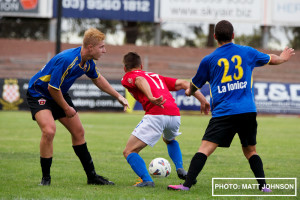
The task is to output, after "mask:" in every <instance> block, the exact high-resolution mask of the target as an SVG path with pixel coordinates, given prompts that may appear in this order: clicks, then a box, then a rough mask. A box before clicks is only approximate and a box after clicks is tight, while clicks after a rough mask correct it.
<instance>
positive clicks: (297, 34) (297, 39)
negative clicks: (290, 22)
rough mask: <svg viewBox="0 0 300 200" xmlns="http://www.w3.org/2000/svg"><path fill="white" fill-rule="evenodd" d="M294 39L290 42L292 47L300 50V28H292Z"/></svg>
mask: <svg viewBox="0 0 300 200" xmlns="http://www.w3.org/2000/svg"><path fill="white" fill-rule="evenodd" d="M292 33H293V35H294V38H293V39H292V40H291V41H290V47H292V48H294V49H300V27H294V28H292Z"/></svg>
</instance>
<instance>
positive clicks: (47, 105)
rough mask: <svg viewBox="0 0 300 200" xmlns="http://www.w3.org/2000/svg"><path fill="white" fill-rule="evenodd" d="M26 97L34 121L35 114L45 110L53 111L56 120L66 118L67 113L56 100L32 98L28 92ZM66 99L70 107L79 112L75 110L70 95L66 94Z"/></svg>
mask: <svg viewBox="0 0 300 200" xmlns="http://www.w3.org/2000/svg"><path fill="white" fill-rule="evenodd" d="M26 96H27V103H28V106H29V108H30V110H31V115H32V119H33V120H35V114H36V113H37V112H39V111H40V110H45V109H47V110H51V112H52V115H53V118H54V120H56V119H59V118H63V117H66V113H65V112H64V110H63V109H62V108H61V107H60V106H59V105H58V104H57V103H56V102H55V101H54V100H52V99H47V98H45V97H32V96H30V94H29V93H28V92H27V94H26ZM64 99H65V100H66V102H67V103H68V104H69V106H71V107H73V108H74V109H75V110H76V112H77V109H76V108H75V106H74V104H73V102H72V100H71V97H70V96H69V94H65V95H64Z"/></svg>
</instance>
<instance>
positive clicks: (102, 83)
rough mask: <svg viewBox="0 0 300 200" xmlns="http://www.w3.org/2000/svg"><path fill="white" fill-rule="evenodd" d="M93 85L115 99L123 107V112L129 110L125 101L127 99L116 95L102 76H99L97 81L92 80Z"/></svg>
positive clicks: (118, 94)
mask: <svg viewBox="0 0 300 200" xmlns="http://www.w3.org/2000/svg"><path fill="white" fill-rule="evenodd" d="M92 81H93V83H94V84H95V85H96V86H97V87H98V88H99V89H100V90H102V91H104V92H106V93H107V94H109V95H111V96H113V97H115V98H116V99H117V100H118V101H119V102H120V104H122V105H123V107H124V111H126V110H127V108H129V103H128V101H127V99H125V97H123V96H122V95H121V94H120V93H118V92H117V91H116V90H115V89H114V88H113V87H112V86H111V85H110V84H109V82H108V81H107V80H106V78H104V77H103V76H100V77H99V78H97V79H93V80H92Z"/></svg>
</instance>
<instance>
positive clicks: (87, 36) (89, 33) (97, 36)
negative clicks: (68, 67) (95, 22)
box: [83, 28, 105, 47]
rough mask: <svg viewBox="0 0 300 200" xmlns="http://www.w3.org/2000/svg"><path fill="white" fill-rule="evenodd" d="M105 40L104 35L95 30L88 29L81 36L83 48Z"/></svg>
mask: <svg viewBox="0 0 300 200" xmlns="http://www.w3.org/2000/svg"><path fill="white" fill-rule="evenodd" d="M104 39H105V34H104V33H102V32H101V31H99V30H98V29H96V28H89V29H88V30H86V31H85V32H84V36H83V47H87V46H88V45H90V44H91V45H93V46H94V45H97V44H98V43H99V42H101V41H103V40H104Z"/></svg>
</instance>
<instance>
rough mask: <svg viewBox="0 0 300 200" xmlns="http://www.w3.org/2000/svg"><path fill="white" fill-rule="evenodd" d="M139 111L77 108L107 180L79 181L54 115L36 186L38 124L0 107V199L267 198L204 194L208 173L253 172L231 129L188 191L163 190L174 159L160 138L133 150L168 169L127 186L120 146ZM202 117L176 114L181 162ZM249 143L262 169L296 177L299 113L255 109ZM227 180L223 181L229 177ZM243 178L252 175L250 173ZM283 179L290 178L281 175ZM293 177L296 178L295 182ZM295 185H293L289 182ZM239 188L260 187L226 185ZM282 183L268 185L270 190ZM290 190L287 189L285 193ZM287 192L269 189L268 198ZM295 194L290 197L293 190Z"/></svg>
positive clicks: (173, 179) (196, 141) (130, 175)
mask: <svg viewBox="0 0 300 200" xmlns="http://www.w3.org/2000/svg"><path fill="white" fill-rule="evenodd" d="M142 116H143V114H139V113H138V114H126V113H80V117H81V120H82V123H83V125H84V128H85V131H86V141H87V144H88V148H89V151H90V153H91V155H92V157H93V160H94V164H95V168H96V171H97V173H99V174H100V175H103V176H105V177H108V178H109V179H110V180H112V181H114V182H115V183H116V185H115V186H91V185H87V184H86V176H85V174H84V171H83V168H82V166H81V164H80V162H79V160H78V158H77V157H76V155H75V153H74V152H73V149H72V144H71V138H70V134H69V133H68V131H67V130H66V129H65V128H64V127H63V126H62V125H61V124H59V123H57V133H56V136H55V139H54V159H53V163H52V168H51V176H52V182H51V186H50V187H42V186H38V183H39V182H40V179H41V169H40V164H39V141H40V135H41V133H40V130H39V128H38V126H37V124H36V122H34V121H32V120H31V116H30V113H29V112H20V111H19V112H17V111H16V112H6V111H1V112H0V136H1V137H0V138H1V142H0V199H270V197H262V196H260V197H212V178H215V177H222V178H224V177H249V178H253V174H252V171H251V170H250V168H249V164H248V162H247V160H246V159H245V158H244V156H243V154H242V151H241V147H240V144H239V139H238V137H237V136H236V137H235V138H234V141H233V142H232V145H231V147H230V148H229V149H227V148H218V149H217V150H216V151H215V153H214V154H212V155H211V156H210V157H209V158H208V160H207V162H206V165H205V167H204V169H203V170H202V172H201V174H200V175H199V176H198V183H197V185H195V186H194V187H192V189H191V191H189V192H182V191H181V192H178V191H168V190H167V189H166V188H167V185H169V184H179V183H180V182H181V183H182V180H179V179H178V178H177V175H176V171H175V166H174V164H173V163H172V162H171V159H170V158H169V156H168V153H167V148H166V145H165V144H164V143H163V141H162V140H160V141H159V142H158V143H157V144H156V145H155V146H154V147H153V148H151V147H147V148H145V149H144V150H142V151H141V153H140V155H141V156H142V158H144V160H145V162H146V165H148V164H149V163H150V161H151V160H152V159H153V158H156V157H164V158H166V159H167V160H169V161H170V163H171V167H172V170H173V171H172V172H171V175H170V177H168V178H164V179H154V181H155V184H156V186H155V188H135V187H132V185H133V184H135V182H136V179H137V176H136V175H135V173H134V172H133V171H132V169H131V168H130V166H129V165H128V163H127V161H126V160H125V159H124V158H123V155H122V151H123V149H124V147H125V145H126V142H127V140H128V138H129V135H130V133H131V132H132V130H133V129H134V127H135V126H136V125H137V124H138V122H139V121H140V120H141V118H142ZM209 119H210V117H207V116H199V115H192V116H191V115H189V116H187V115H183V116H182V125H181V132H182V133H183V134H182V135H181V136H179V137H178V138H177V140H178V141H179V143H180V146H181V150H182V154H183V161H184V167H185V168H186V169H188V166H189V163H190V161H191V158H192V157H193V155H194V154H195V152H196V151H197V150H198V147H199V145H200V142H201V138H202V135H203V133H204V131H205V128H206V126H207V124H208V121H209ZM257 121H258V125H259V126H258V137H257V141H258V145H257V151H258V153H259V155H260V156H261V158H262V160H263V162H264V169H265V174H266V177H273V178H287V177H292V178H294V177H295V178H297V179H299V177H300V175H299V170H300V157H299V152H300V146H299V143H300V135H299V133H300V126H299V122H300V120H299V118H290V117H287V118H285V117H281V118H278V117H261V116H259V117H258V119H257ZM229 183H230V182H229ZM251 183H256V181H255V180H253V182H251ZM289 183H290V182H289ZM298 185H299V184H298ZM297 190H298V193H299V186H298V188H297ZM226 192H227V193H228V192H229V194H230V192H240V193H241V192H242V193H243V194H247V195H257V194H261V193H259V192H257V191H256V190H243V191H239V190H238V191H233V190H231V191H229V190H227V191H226ZM286 192H287V191H284V190H276V191H274V192H273V195H274V194H276V195H284V194H286ZM290 193H291V192H289V194H290ZM289 198H290V199H295V197H273V199H289ZM296 198H297V197H296Z"/></svg>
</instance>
